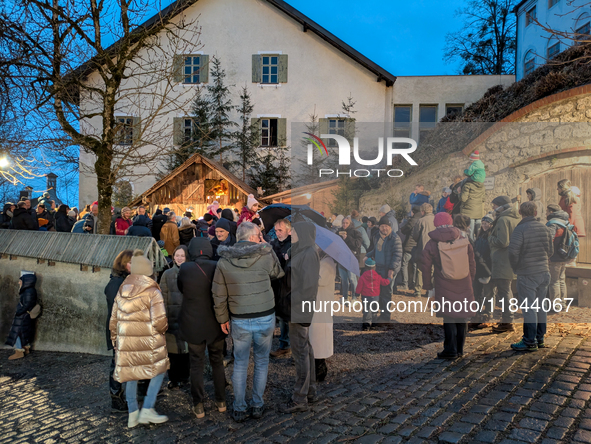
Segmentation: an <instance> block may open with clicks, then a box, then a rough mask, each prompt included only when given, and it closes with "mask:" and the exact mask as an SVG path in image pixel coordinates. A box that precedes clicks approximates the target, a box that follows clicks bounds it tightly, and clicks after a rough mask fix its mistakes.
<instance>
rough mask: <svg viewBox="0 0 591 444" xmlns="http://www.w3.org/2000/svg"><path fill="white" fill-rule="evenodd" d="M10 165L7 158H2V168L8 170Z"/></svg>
mask: <svg viewBox="0 0 591 444" xmlns="http://www.w3.org/2000/svg"><path fill="white" fill-rule="evenodd" d="M9 163H10V162H8V158H7V157H0V168H6V167H7V166H8V164H9Z"/></svg>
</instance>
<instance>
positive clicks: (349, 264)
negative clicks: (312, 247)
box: [316, 225, 360, 276]
mask: <svg viewBox="0 0 591 444" xmlns="http://www.w3.org/2000/svg"><path fill="white" fill-rule="evenodd" d="M316 245H318V247H319V248H320V249H321V250H322V251H324V252H325V253H326V254H328V255H329V256H330V257H331V258H333V259H334V260H335V261H337V262H338V263H339V264H341V266H342V267H343V268H345V269H346V270H348V271H350V272H351V273H353V274H355V275H357V276H359V274H360V272H359V261H358V260H357V258H356V257H355V255H354V254H353V252H352V251H351V249H350V248H349V247H348V246H347V244H346V243H345V241H344V240H343V238H342V237H341V236H339V235H338V234H335V233H333V232H332V231H330V230H327V229H326V228H322V227H319V226H318V225H316Z"/></svg>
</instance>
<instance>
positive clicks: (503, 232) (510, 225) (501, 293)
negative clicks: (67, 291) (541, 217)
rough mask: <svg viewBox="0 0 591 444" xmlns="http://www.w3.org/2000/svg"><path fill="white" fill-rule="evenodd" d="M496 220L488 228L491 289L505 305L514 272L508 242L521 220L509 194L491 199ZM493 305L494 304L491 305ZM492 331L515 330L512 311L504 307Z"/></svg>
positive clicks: (511, 296) (509, 298)
mask: <svg viewBox="0 0 591 444" xmlns="http://www.w3.org/2000/svg"><path fill="white" fill-rule="evenodd" d="M492 207H493V210H495V215H496V220H495V223H494V224H493V226H492V228H491V229H490V234H489V235H488V243H489V245H490V257H491V261H492V270H491V271H492V272H491V283H492V285H493V289H494V288H496V289H497V300H498V299H501V298H502V299H504V304H505V307H508V305H507V304H509V303H510V300H511V298H513V292H512V291H511V283H512V282H513V280H514V279H515V274H514V273H513V269H512V268H511V264H510V263H509V251H508V247H509V243H510V240H511V234H512V233H513V230H515V227H516V226H517V224H518V223H519V221H520V220H521V216H520V215H519V213H518V211H517V209H516V208H515V207H514V205H512V203H511V198H510V197H509V196H498V197H495V198H494V199H493V201H492ZM493 306H494V305H493ZM492 331H493V333H503V332H507V331H515V327H514V326H513V313H512V312H511V310H508V309H505V310H504V311H503V313H502V315H501V322H500V323H499V324H498V325H496V326H495V327H493V329H492Z"/></svg>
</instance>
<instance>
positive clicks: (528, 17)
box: [525, 6, 537, 26]
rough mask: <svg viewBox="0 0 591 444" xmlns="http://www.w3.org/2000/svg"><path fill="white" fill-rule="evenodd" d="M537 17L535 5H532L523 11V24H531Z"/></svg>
mask: <svg viewBox="0 0 591 444" xmlns="http://www.w3.org/2000/svg"><path fill="white" fill-rule="evenodd" d="M536 17H537V11H536V7H535V6H534V7H533V8H531V9H530V10H529V11H527V12H526V13H525V26H529V25H531V24H532V23H533V22H534V20H535V19H536Z"/></svg>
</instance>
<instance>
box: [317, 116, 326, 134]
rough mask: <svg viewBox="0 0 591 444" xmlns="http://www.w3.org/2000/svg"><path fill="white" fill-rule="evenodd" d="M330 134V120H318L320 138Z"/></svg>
mask: <svg viewBox="0 0 591 444" xmlns="http://www.w3.org/2000/svg"><path fill="white" fill-rule="evenodd" d="M321 134H328V119H318V137H320V135H321Z"/></svg>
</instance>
